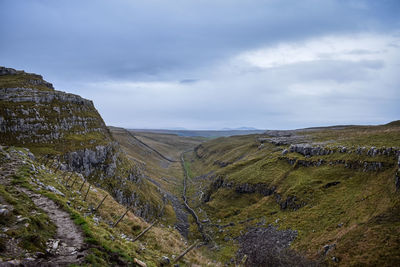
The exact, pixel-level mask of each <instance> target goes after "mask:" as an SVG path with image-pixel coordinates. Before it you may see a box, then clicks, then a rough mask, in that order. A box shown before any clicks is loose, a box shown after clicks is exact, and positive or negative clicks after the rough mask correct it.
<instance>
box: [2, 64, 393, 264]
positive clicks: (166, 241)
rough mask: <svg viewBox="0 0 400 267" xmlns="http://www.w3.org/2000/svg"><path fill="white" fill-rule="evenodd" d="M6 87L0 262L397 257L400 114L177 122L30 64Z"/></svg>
mask: <svg viewBox="0 0 400 267" xmlns="http://www.w3.org/2000/svg"><path fill="white" fill-rule="evenodd" d="M0 91H1V94H0V111H1V115H0V144H1V147H0V205H1V206H0V227H1V228H0V264H8V265H10V266H13V265H20V264H23V265H27V266H37V265H46V264H47V265H50V266H51V265H80V266H90V265H92V266H107V265H114V266H132V265H133V266H169V265H171V266H174V265H178V266H325V265H328V266H330V265H341V266H359V265H369V266H376V265H380V266H396V265H399V264H400V251H399V248H400V230H399V229H400V208H399V207H400V206H399V204H400V122H399V121H395V122H391V123H388V124H386V125H379V126H333V127H322V128H308V129H299V130H291V131H273V130H270V131H264V132H256V133H252V134H247V135H240V136H239V135H235V136H230V135H232V131H227V132H205V133H203V134H202V133H201V132H197V131H195V132H191V131H186V133H183V134H179V133H177V132H173V131H172V132H171V131H164V130H157V131H143V130H131V129H123V128H118V127H107V126H106V125H105V124H104V121H103V120H102V118H101V116H100V114H99V113H98V112H97V110H96V109H95V107H94V105H93V103H92V102H91V101H90V100H86V99H83V98H81V97H79V96H77V95H72V94H68V93H65V92H60V91H56V90H54V88H53V86H52V84H50V83H48V82H46V81H44V80H43V78H42V77H41V76H40V75H36V74H30V73H25V72H23V71H16V70H13V69H9V68H0ZM240 133H242V134H243V133H245V132H243V131H241V132H240ZM233 134H236V133H233ZM220 136H223V137H220ZM217 137H218V138H217ZM191 248H193V249H191ZM186 249H190V251H189V252H188V253H187V254H185V255H184V256H183V257H179V255H180V254H182V252H183V253H184V252H186Z"/></svg>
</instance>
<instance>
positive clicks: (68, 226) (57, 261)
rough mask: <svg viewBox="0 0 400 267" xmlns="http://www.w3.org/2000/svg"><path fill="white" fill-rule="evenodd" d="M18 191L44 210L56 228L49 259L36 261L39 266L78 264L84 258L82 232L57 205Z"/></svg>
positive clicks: (34, 195) (30, 193) (50, 242)
mask: <svg viewBox="0 0 400 267" xmlns="http://www.w3.org/2000/svg"><path fill="white" fill-rule="evenodd" d="M18 190H20V191H22V192H24V193H25V194H27V195H28V196H29V197H30V198H31V200H32V201H33V202H34V203H35V205H36V206H37V207H39V208H41V209H42V210H44V211H45V212H46V213H47V215H48V216H49V217H50V220H51V221H52V222H53V223H54V224H55V225H56V226H57V234H56V236H55V237H54V240H49V242H48V245H49V252H50V255H51V256H50V257H48V258H45V259H40V260H37V261H36V262H35V263H40V265H49V266H50V265H69V264H71V263H79V262H80V261H81V260H80V259H83V258H84V256H85V253H84V251H83V250H84V244H85V243H84V237H83V233H82V231H81V230H80V229H79V228H78V227H77V226H76V225H75V224H74V222H73V221H72V219H71V218H70V216H69V214H68V213H67V212H65V211H63V210H62V209H60V208H59V207H58V205H57V204H56V203H55V202H54V201H52V200H51V199H48V198H47V197H44V196H43V195H40V194H36V193H33V192H32V191H29V190H28V189H26V188H18Z"/></svg>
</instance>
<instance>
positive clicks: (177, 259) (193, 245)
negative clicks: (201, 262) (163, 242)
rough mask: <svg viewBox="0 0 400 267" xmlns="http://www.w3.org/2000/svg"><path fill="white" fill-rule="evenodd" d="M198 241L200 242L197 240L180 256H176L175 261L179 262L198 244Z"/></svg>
mask: <svg viewBox="0 0 400 267" xmlns="http://www.w3.org/2000/svg"><path fill="white" fill-rule="evenodd" d="M198 243H199V241H198V240H196V242H194V243H193V244H192V245H191V246H190V247H188V248H187V249H185V251H183V252H182V254H181V255H179V256H178V258H176V259H175V260H174V263H175V262H178V261H179V260H180V259H181V258H182V257H183V256H185V255H186V253H188V252H189V251H191V250H192V249H193V248H194V247H195V246H197V244H198Z"/></svg>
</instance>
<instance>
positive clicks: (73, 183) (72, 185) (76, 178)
mask: <svg viewBox="0 0 400 267" xmlns="http://www.w3.org/2000/svg"><path fill="white" fill-rule="evenodd" d="M78 178H79V176H76V177H75V179H74V181H73V182H72V184H71V188H72V189H73V188H74V185H75V183H76V181H78Z"/></svg>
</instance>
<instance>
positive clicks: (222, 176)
mask: <svg viewBox="0 0 400 267" xmlns="http://www.w3.org/2000/svg"><path fill="white" fill-rule="evenodd" d="M279 140H280V143H279V142H277V141H279ZM299 142H300V143H307V144H309V145H310V146H311V147H324V148H326V150H327V151H332V152H331V153H329V154H326V155H307V156H304V155H302V154H301V153H297V152H290V144H297V143H299ZM277 144H278V145H277ZM362 147H365V148H364V150H363V149H362ZM371 147H375V150H374V148H372V150H371ZM389 147H394V148H393V150H395V151H398V149H399V148H400V126H399V124H398V123H391V124H388V125H383V126H370V127H368V126H365V127H364V126H359V127H358V126H352V127H334V128H323V129H307V130H297V131H295V132H291V133H290V134H288V137H282V136H278V137H277V136H274V137H272V136H267V135H249V136H238V137H229V138H218V139H215V140H211V141H209V142H206V143H203V144H201V145H200V146H198V147H197V148H196V150H195V151H194V152H193V153H191V154H187V156H186V160H187V161H188V162H189V164H188V166H187V167H189V168H190V171H191V173H192V176H193V177H192V180H193V184H192V185H191V186H192V188H193V189H192V190H191V191H190V192H191V200H192V203H193V205H194V206H197V210H199V211H203V212H200V214H202V216H203V218H202V219H206V218H207V217H208V218H209V220H210V223H205V225H206V226H207V230H208V231H209V232H210V233H211V234H212V235H213V236H214V237H215V241H216V242H217V243H218V244H219V245H220V246H221V247H220V252H219V253H217V257H220V259H222V260H223V261H230V259H231V258H235V257H236V250H237V248H239V246H240V242H238V240H240V237H241V236H243V235H244V234H245V233H246V232H248V231H249V229H250V228H249V227H261V228H262V227H266V226H267V225H269V224H271V225H274V226H276V227H278V229H279V230H284V229H291V230H296V231H297V238H296V239H295V240H294V242H293V243H292V244H291V246H290V248H292V249H294V250H295V251H297V252H299V253H301V254H303V255H305V256H306V257H308V258H309V259H311V260H313V261H315V262H319V263H324V264H329V265H334V264H338V263H339V264H341V265H382V266H394V265H398V264H399V263H400V252H399V250H398V248H399V247H400V238H399V236H400V235H399V234H400V230H399V229H400V228H399V226H400V209H399V207H400V206H399V204H400V193H399V188H398V187H399V184H396V173H398V169H399V166H398V160H399V159H398V155H396V153H398V152H393V151H392V152H390V153H386V152H382V151H389V150H387V148H389ZM357 149H359V150H357ZM284 150H287V151H285V152H283V151H284ZM357 151H362V152H360V153H357ZM368 151H370V154H369V155H367V154H368V153H369V152H368ZM371 151H372V152H371ZM373 151H381V152H376V153H375V154H376V155H375V154H373Z"/></svg>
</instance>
